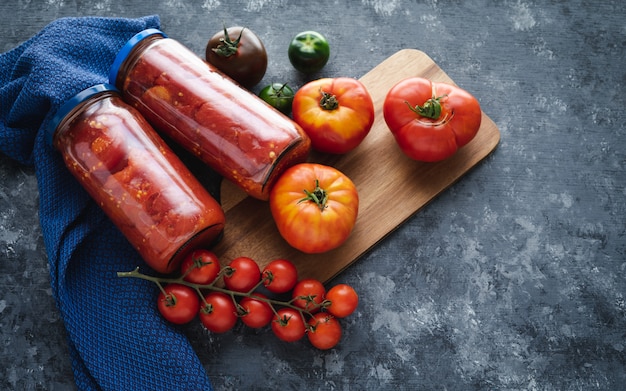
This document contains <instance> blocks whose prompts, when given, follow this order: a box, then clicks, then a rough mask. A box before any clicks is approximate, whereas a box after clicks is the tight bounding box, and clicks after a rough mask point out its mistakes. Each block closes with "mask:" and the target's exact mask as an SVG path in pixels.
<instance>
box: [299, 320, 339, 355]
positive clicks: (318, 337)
mask: <svg viewBox="0 0 626 391" xmlns="http://www.w3.org/2000/svg"><path fill="white" fill-rule="evenodd" d="M308 326H309V327H308V333H307V336H308V337H309V342H311V345H313V346H315V347H316V348H318V349H321V350H327V349H331V348H334V347H335V346H336V345H337V344H338V343H339V340H341V334H342V331H341V325H340V324H339V321H337V318H335V317H334V316H332V315H330V314H327V313H324V312H320V313H317V314H315V315H313V317H312V318H311V319H309V321H308Z"/></svg>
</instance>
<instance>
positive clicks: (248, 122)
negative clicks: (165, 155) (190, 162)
mask: <svg viewBox="0 0 626 391" xmlns="http://www.w3.org/2000/svg"><path fill="white" fill-rule="evenodd" d="M109 80H110V82H111V83H112V84H114V85H116V86H117V87H118V88H119V89H120V90H122V92H123V96H124V99H125V100H126V101H127V102H129V103H130V104H131V105H133V106H134V107H136V108H137V109H138V110H139V111H140V112H141V113H142V114H143V115H144V117H145V118H146V119H147V120H148V121H149V122H150V123H152V125H153V126H154V127H155V128H156V129H157V130H158V131H160V132H163V133H164V134H166V135H167V136H168V137H170V138H171V139H173V140H174V141H176V142H177V143H179V144H180V145H182V146H183V147H184V148H185V149H187V150H188V151H191V152H192V153H193V154H195V155H196V156H197V157H198V158H200V159H201V160H202V161H204V162H205V163H206V164H207V165H208V166H210V167H211V168H212V169H214V170H215V171H217V172H218V173H220V174H221V175H222V176H223V177H225V178H227V179H229V180H231V181H232V182H233V183H234V184H236V185H238V186H239V187H240V188H241V189H243V190H244V191H245V192H246V193H247V194H248V195H250V196H252V197H255V198H258V199H261V200H267V199H268V197H269V190H270V188H271V187H272V185H273V183H274V182H275V180H276V179H277V178H278V177H279V176H280V174H281V173H282V172H283V171H284V170H285V169H286V168H288V167H290V166H292V165H294V164H296V163H301V162H304V161H305V160H306V159H307V157H308V154H309V151H310V147H311V143H310V140H309V138H308V136H307V135H306V133H305V132H304V131H303V130H302V128H300V126H298V125H297V124H296V123H295V122H294V121H292V120H291V119H290V118H289V117H287V116H285V115H283V114H282V113H280V112H278V111H277V110H275V109H273V108H272V107H270V106H269V105H267V104H266V103H265V102H263V101H262V100H261V99H260V98H259V97H257V96H256V95H255V94H252V93H251V92H250V91H248V90H246V89H244V88H243V87H241V86H239V85H238V84H237V83H235V82H234V81H233V80H231V79H230V78H229V77H228V76H226V75H224V74H223V73H221V72H220V71H219V70H217V69H216V68H215V67H213V66H212V65H210V64H208V63H207V62H205V61H203V60H202V59H201V58H200V57H198V56H197V55H196V54H195V53H193V52H192V51H190V50H189V49H187V48H186V47H185V46H183V45H182V44H181V43H179V42H178V41H176V40H174V39H171V38H168V37H167V36H166V35H165V34H164V33H163V32H162V31H160V30H154V29H149V30H145V31H142V32H141V33H139V34H137V35H136V36H135V37H133V38H132V39H131V40H129V41H128V43H127V44H126V45H125V46H124V47H123V48H122V50H121V51H120V52H119V54H118V56H117V58H116V60H115V62H114V63H113V65H112V67H111V72H110V75H109Z"/></svg>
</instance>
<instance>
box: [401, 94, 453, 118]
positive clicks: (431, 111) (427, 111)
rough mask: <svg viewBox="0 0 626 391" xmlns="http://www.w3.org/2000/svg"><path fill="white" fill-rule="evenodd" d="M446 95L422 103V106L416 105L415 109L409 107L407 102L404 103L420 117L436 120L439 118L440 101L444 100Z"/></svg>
mask: <svg viewBox="0 0 626 391" xmlns="http://www.w3.org/2000/svg"><path fill="white" fill-rule="evenodd" d="M446 96H447V95H442V96H439V97H434V96H433V97H432V98H430V99H428V100H427V101H426V102H424V105H423V106H420V105H416V106H415V107H413V106H411V104H410V103H409V102H408V101H404V103H406V105H407V106H409V109H410V110H411V111H413V112H414V113H416V114H418V115H421V116H422V117H426V118H431V119H437V118H439V117H440V116H441V102H440V101H441V99H442V98H445V97H446Z"/></svg>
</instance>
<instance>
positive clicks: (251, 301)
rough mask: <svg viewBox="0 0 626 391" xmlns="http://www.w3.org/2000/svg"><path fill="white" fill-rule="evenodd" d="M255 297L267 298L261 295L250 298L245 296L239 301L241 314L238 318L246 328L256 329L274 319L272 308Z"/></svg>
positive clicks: (257, 294)
mask: <svg viewBox="0 0 626 391" xmlns="http://www.w3.org/2000/svg"><path fill="white" fill-rule="evenodd" d="M255 297H257V298H267V297H266V296H265V295H262V294H261V293H255V294H253V295H252V296H246V297H244V298H243V299H241V302H240V303H239V305H240V306H241V309H242V310H243V313H242V314H241V315H240V317H241V321H242V322H243V323H244V324H245V325H246V326H248V327H252V328H254V329H258V328H261V327H264V326H266V325H267V324H268V323H269V322H271V320H272V318H273V317H274V311H272V307H270V305H269V304H268V303H267V302H265V301H263V300H258V299H257V298H255Z"/></svg>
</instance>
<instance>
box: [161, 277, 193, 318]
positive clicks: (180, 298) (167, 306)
mask: <svg viewBox="0 0 626 391" xmlns="http://www.w3.org/2000/svg"><path fill="white" fill-rule="evenodd" d="M163 290H164V291H165V292H163V291H161V293H160V294H159V297H158V299H157V300H158V301H157V307H158V308H159V312H160V313H161V315H163V317H164V318H165V319H167V320H169V321H170V322H172V323H175V324H185V323H188V322H190V321H191V320H192V319H193V318H195V317H196V314H197V313H198V308H200V298H199V297H198V293H197V292H196V291H195V290H194V289H193V288H190V287H188V286H186V285H182V284H169V285H167V286H165V288H163Z"/></svg>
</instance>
